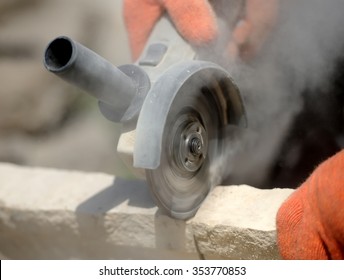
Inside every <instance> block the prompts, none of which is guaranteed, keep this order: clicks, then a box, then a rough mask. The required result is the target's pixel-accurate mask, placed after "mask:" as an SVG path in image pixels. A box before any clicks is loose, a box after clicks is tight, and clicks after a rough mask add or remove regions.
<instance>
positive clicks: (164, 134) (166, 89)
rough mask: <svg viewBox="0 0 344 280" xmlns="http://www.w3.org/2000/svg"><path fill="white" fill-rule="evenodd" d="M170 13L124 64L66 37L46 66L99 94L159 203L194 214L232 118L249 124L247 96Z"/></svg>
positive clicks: (129, 161) (51, 50) (127, 158)
mask: <svg viewBox="0 0 344 280" xmlns="http://www.w3.org/2000/svg"><path fill="white" fill-rule="evenodd" d="M199 54H200V52H198V51H197V50H195V48H193V47H192V46H191V45H190V44H188V43H187V42H186V41H185V40H184V39H183V38H182V37H181V36H180V35H179V33H178V32H177V31H176V29H175V28H174V26H173V24H172V23H171V21H170V20H169V19H168V18H167V16H164V17H162V18H161V19H160V21H159V22H158V24H157V25H156V27H155V29H154V30H153V32H152V34H151V36H150V39H149V41H148V42H147V44H146V47H145V49H144V51H143V53H142V55H141V57H140V58H139V59H138V60H137V61H136V62H135V63H133V64H127V65H122V66H119V67H118V68H117V67H114V66H112V65H111V64H110V63H109V62H107V61H106V60H105V59H103V58H102V57H100V56H99V55H97V54H95V53H94V52H92V51H91V50H89V49H87V48H86V47H84V46H82V45H81V44H79V43H77V42H75V41H73V40H71V39H70V38H67V37H58V38H56V39H55V40H53V41H52V42H51V43H50V44H49V45H48V47H47V49H46V51H45V56H44V64H45V67H46V68H47V69H48V70H49V71H50V72H53V73H54V74H56V75H58V76H59V77H60V78H62V79H64V80H66V81H67V82H69V83H72V84H74V85H76V86H78V87H79V88H81V89H83V90H85V91H87V92H88V93H90V94H91V95H93V96H95V97H96V98H97V99H98V100H99V109H100V111H101V112H102V114H103V115H104V116H105V117H106V118H107V119H109V120H111V121H114V122H119V123H121V124H122V132H121V136H120V139H119V142H118V146H117V152H118V154H119V155H120V156H121V158H122V159H123V161H124V162H125V163H126V165H127V166H128V167H129V168H130V169H131V170H132V171H133V173H134V174H135V175H136V176H137V177H138V178H141V179H145V180H147V182H148V185H149V186H150V190H151V192H152V195H153V198H154V199H155V201H156V202H157V205H158V206H159V207H160V208H161V209H162V210H163V211H165V212H166V213H167V214H169V215H170V216H172V217H174V218H178V219H188V218H190V217H192V216H193V215H194V214H195V213H196V211H197V209H198V208H199V206H200V205H201V203H202V202H203V200H204V199H205V197H206V196H207V194H208V193H209V191H210V190H211V188H212V187H213V186H214V185H216V184H217V183H220V182H218V181H216V180H214V178H215V177H216V176H212V175H211V174H210V169H211V166H212V165H213V163H214V162H215V160H216V158H217V157H218V156H219V155H221V153H222V151H223V145H225V144H226V143H225V142H224V141H225V135H224V131H225V130H226V128H227V127H228V126H238V127H245V126H246V116H245V109H244V104H243V100H242V98H241V96H240V93H239V90H238V88H237V87H236V86H235V84H234V82H233V81H232V79H231V77H230V75H229V73H228V72H227V71H226V70H225V69H223V68H222V67H220V66H219V65H217V64H215V63H213V62H210V61H203V60H201V57H200V55H199Z"/></svg>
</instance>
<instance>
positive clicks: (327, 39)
mask: <svg viewBox="0 0 344 280" xmlns="http://www.w3.org/2000/svg"><path fill="white" fill-rule="evenodd" d="M280 2H281V4H280V13H279V18H278V22H277V24H276V26H275V29H274V30H273V32H272V33H271V34H270V37H269V39H268V41H267V42H266V43H265V46H264V48H263V50H262V52H261V54H260V55H259V56H258V57H257V58H256V59H255V60H254V61H252V62H251V63H249V64H243V63H240V62H236V63H233V62H230V63H228V64H227V68H228V70H229V72H230V73H232V75H233V77H234V80H235V81H236V83H237V85H238V86H239V88H240V91H241V93H242V95H243V97H244V100H245V105H246V111H247V117H248V125H249V127H248V130H247V131H246V132H245V133H242V132H239V134H240V135H241V136H240V137H238V136H234V137H233V136H229V137H228V140H226V141H227V142H226V145H225V153H222V155H221V157H220V158H218V159H217V161H216V164H214V165H213V166H212V174H213V177H214V181H216V182H218V181H219V180H220V178H221V180H224V178H226V180H227V183H243V184H252V185H255V186H259V185H264V184H265V183H266V181H267V180H268V177H269V176H270V175H271V172H272V171H271V170H272V168H273V165H274V164H275V162H276V158H277V157H281V155H280V153H281V147H282V144H283V143H284V141H286V139H287V137H288V136H289V135H290V131H291V130H292V129H293V128H294V127H295V123H296V122H297V121H298V116H300V114H303V112H304V110H305V107H306V105H305V103H307V102H308V103H312V102H313V100H315V101H316V102H318V103H321V102H322V101H318V100H325V103H326V102H327V100H328V99H327V97H329V98H330V99H331V98H332V97H331V96H329V95H330V94H331V90H333V85H332V81H333V79H332V77H333V75H334V74H335V72H336V71H337V69H336V65H337V62H338V60H339V59H340V58H342V57H343V56H344V16H343V11H344V0H328V1H324V0H288V1H280ZM305 92H307V98H308V99H307V98H305ZM318 95H319V99H318ZM320 95H322V97H323V98H322V99H321V98H320ZM309 100H311V101H309ZM316 102H315V103H316ZM315 103H314V106H318V108H317V109H314V108H312V106H313V105H312V104H311V105H310V108H311V110H313V111H314V112H315V115H317V116H324V118H323V119H326V120H325V121H324V123H326V121H328V120H331V116H330V115H331V114H333V113H336V114H337V113H338V112H337V111H338V108H337V107H335V108H332V107H331V106H332V105H329V106H328V104H315ZM333 103H334V104H335V103H336V102H333ZM335 105H338V104H335ZM314 106H313V107H314ZM317 110H318V111H317ZM339 110H342V107H340V109H339ZM334 111H335V112H334ZM332 117H333V116H332ZM323 119H321V121H320V122H319V123H321V122H322V120H323ZM317 121H318V120H317V119H314V121H313V122H312V120H310V121H309V123H308V124H306V125H305V126H306V129H305V130H304V131H301V132H300V135H299V136H298V137H299V139H298V141H299V142H300V141H302V138H303V133H304V134H306V133H307V131H308V127H307V125H309V126H313V125H314V126H316V125H317V123H316V122H317ZM329 122H330V121H328V122H327V123H326V124H327V126H331V123H329ZM296 125H299V124H296ZM323 129H325V130H327V129H329V130H331V129H332V128H329V127H326V125H324V128H323ZM309 130H311V128H310V129H309ZM236 134H238V132H236ZM228 135H233V132H230V133H229V134H228ZM300 147H301V145H295V146H293V147H291V148H290V149H289V150H287V151H284V152H285V154H284V155H282V157H284V158H285V162H287V163H288V162H289V164H290V165H293V164H294V165H296V162H298V161H300V160H301V159H300V158H301V157H302V156H303V157H304V155H303V154H302V151H301V150H300V149H301V148H300ZM289 169H290V170H292V167H290V168H289ZM289 175H290V176H292V175H293V174H289ZM226 180H225V181H226Z"/></svg>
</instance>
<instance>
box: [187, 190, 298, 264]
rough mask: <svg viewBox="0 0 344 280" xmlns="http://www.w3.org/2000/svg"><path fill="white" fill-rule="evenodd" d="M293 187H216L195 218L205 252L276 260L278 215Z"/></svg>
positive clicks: (198, 237) (194, 227)
mask: <svg viewBox="0 0 344 280" xmlns="http://www.w3.org/2000/svg"><path fill="white" fill-rule="evenodd" d="M292 191H293V190H291V189H272V190H261V189H256V188H253V187H250V186H246V185H241V186H226V187H224V186H219V187H216V188H215V189H214V190H213V191H212V192H211V193H210V195H209V196H208V197H207V199H206V201H205V202H204V204H203V205H202V207H201V208H200V210H199V211H198V212H197V214H196V216H195V217H194V218H193V220H192V221H191V223H192V227H193V231H194V235H195V239H196V240H197V243H198V248H199V250H200V252H201V253H202V254H204V255H217V256H220V257H223V258H229V259H276V258H279V255H278V250H277V246H276V231H275V229H276V227H275V217H276V214H277V210H278V208H279V207H280V205H281V203H282V202H283V201H284V200H285V199H286V197H287V196H289V195H290V194H291V192H292Z"/></svg>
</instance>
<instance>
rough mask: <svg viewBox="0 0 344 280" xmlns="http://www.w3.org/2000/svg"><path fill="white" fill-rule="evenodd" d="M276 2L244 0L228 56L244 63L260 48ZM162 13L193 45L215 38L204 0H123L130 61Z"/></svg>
mask: <svg viewBox="0 0 344 280" xmlns="http://www.w3.org/2000/svg"><path fill="white" fill-rule="evenodd" d="M214 1H215V0H214ZM278 1H279V0H246V1H245V8H244V11H243V16H242V17H241V19H240V20H239V22H238V23H237V25H236V26H235V27H234V30H233V36H232V40H231V41H230V42H229V45H228V52H229V53H230V55H231V56H233V57H240V58H242V59H245V60H248V59H250V58H252V57H253V56H254V55H255V54H256V53H257V52H258V51H259V50H260V49H261V47H262V45H263V43H264V41H265V40H266V37H267V35H268V34H269V32H270V30H271V29H272V27H273V25H274V24H275V21H276V16H277V10H278ZM229 4H230V3H229ZM165 11H167V12H168V13H169V15H170V17H171V19H172V21H173V22H174V24H175V26H176V28H177V29H178V31H179V32H180V33H181V35H182V36H183V37H184V38H185V39H186V40H188V41H189V42H190V43H192V44H194V45H202V44H207V43H209V42H211V41H213V40H214V39H216V38H217V36H218V32H219V31H218V26H217V20H216V15H215V13H214V11H213V9H212V7H211V5H210V4H209V2H208V0H187V1H186V0H124V19H125V23H126V27H127V30H128V33H129V42H130V47H131V51H132V56H133V59H137V58H138V56H139V55H140V53H141V51H142V50H143V48H144V45H145V43H146V41H147V39H148V37H149V35H150V33H151V31H152V29H153V27H154V25H155V23H156V22H157V21H158V19H159V18H160V17H161V15H162V14H163V13H164V12H165Z"/></svg>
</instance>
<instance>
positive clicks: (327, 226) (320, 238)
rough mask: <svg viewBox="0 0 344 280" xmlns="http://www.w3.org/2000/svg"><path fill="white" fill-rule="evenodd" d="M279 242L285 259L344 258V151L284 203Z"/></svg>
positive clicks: (278, 222) (278, 233)
mask: <svg viewBox="0 0 344 280" xmlns="http://www.w3.org/2000/svg"><path fill="white" fill-rule="evenodd" d="M277 239H278V246H279V249H280V253H281V256H282V257H283V258H284V259H344V150H342V151H340V152H339V153H337V154H336V155H334V156H333V157H331V158H330V159H328V160H326V161H325V162H323V163H322V164H321V165H319V167H318V168H317V169H316V170H315V171H314V172H313V173H312V174H311V176H310V177H309V178H308V179H307V180H306V181H305V183H303V184H302V185H301V187H300V188H298V189H297V190H296V191H295V192H294V193H293V194H292V195H291V196H290V197H289V198H288V199H287V200H286V201H285V202H284V203H283V204H282V206H281V207H280V209H279V211H278V214H277Z"/></svg>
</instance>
